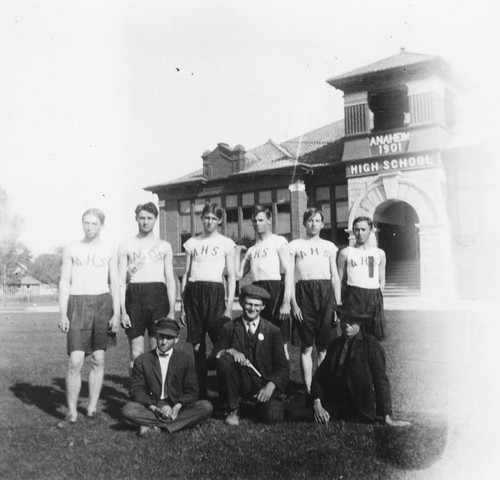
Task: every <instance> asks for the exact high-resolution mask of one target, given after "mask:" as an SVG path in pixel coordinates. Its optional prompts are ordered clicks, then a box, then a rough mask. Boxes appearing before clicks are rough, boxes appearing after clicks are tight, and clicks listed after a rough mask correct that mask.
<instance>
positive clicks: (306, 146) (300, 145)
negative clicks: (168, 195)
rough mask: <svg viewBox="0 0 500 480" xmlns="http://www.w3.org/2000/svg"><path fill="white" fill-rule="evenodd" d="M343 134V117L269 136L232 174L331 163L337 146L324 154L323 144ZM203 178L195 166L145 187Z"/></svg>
mask: <svg viewBox="0 0 500 480" xmlns="http://www.w3.org/2000/svg"><path fill="white" fill-rule="evenodd" d="M343 136H344V120H343V119H341V120H338V121H336V122H333V123H331V124H329V125H325V126H324V127H321V128H318V129H316V130H313V131H311V132H307V133H305V134H304V135H301V136H300V137H295V138H292V139H290V140H286V141H285V142H283V143H281V144H279V143H276V142H274V141H273V140H271V139H269V140H268V141H267V142H266V143H264V144H262V145H259V146H257V147H255V148H252V149H250V150H248V151H247V152H246V153H245V169H244V170H242V171H241V172H238V173H236V174H234V175H235V176H236V175H237V176H239V175H244V174H249V173H257V172H265V171H270V170H278V169H282V168H291V167H297V166H299V167H309V166H311V165H316V166H317V165H319V164H325V163H331V162H332V161H333V160H334V158H335V156H336V155H335V154H334V153H332V152H336V151H337V150H338V147H335V148H334V149H332V148H328V149H327V150H328V154H325V151H326V150H325V147H328V146H330V147H331V146H333V145H336V144H338V142H339V141H340V140H341V139H342V137H343ZM339 159H340V157H339ZM202 180H206V178H205V177H204V175H203V170H202V169H200V170H196V171H195V172H192V173H188V174H187V175H184V176H182V177H178V178H176V179H174V180H170V181H168V182H164V183H160V184H157V185H150V186H148V187H145V190H152V191H154V190H157V189H158V188H161V187H164V186H168V185H179V184H183V183H184V184H185V183H191V182H199V181H202Z"/></svg>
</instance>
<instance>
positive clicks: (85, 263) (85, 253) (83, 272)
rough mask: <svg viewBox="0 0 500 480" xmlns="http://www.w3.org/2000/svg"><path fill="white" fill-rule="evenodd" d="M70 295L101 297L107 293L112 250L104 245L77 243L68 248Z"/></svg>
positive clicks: (100, 243)
mask: <svg viewBox="0 0 500 480" xmlns="http://www.w3.org/2000/svg"><path fill="white" fill-rule="evenodd" d="M69 254H70V256H71V263H72V268H71V281H70V289H69V293H70V295H101V294H103V293H108V292H109V261H110V259H111V258H112V257H113V249H112V248H111V247H110V246H109V245H106V244H105V243H102V242H99V243H97V244H94V243H84V242H79V243H75V244H74V245H71V246H70V247H69Z"/></svg>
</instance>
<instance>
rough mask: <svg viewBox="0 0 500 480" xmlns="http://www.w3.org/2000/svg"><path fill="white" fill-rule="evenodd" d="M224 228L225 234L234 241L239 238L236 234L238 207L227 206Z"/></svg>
mask: <svg viewBox="0 0 500 480" xmlns="http://www.w3.org/2000/svg"><path fill="white" fill-rule="evenodd" d="M226 229H227V236H228V237H229V238H231V239H233V240H234V241H237V240H238V239H239V236H238V209H237V208H227V209H226Z"/></svg>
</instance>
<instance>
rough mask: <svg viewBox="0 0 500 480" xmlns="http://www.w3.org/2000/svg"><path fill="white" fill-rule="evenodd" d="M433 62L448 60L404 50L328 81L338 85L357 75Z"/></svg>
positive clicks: (443, 62)
mask: <svg viewBox="0 0 500 480" xmlns="http://www.w3.org/2000/svg"><path fill="white" fill-rule="evenodd" d="M431 62H440V63H442V64H443V65H444V64H446V62H445V61H444V60H443V59H442V58H441V57H437V56H434V55H423V54H420V53H410V52H406V51H404V50H402V51H401V52H400V53H398V54H397V55H392V56H391V57H387V58H384V59H382V60H378V61H377V62H374V63H370V64H369V65H365V66H363V67H360V68H357V69H355V70H351V71H350V72H347V73H343V74H341V75H337V76H335V77H332V78H329V79H328V80H327V82H328V83H329V84H330V85H333V86H337V84H339V85H341V84H343V83H345V81H346V80H349V79H352V78H355V77H360V76H363V75H368V74H372V73H378V72H383V71H385V70H393V69H396V68H403V67H408V66H411V65H416V64H419V63H431Z"/></svg>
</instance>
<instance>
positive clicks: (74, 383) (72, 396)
mask: <svg viewBox="0 0 500 480" xmlns="http://www.w3.org/2000/svg"><path fill="white" fill-rule="evenodd" d="M84 358H85V353H84V352H82V351H80V350H77V351H74V352H71V353H70V356H69V361H68V370H67V372H66V401H67V403H68V417H69V419H70V421H72V422H73V421H76V418H77V416H78V413H77V411H76V407H77V405H78V397H79V396H80V388H81V386H82V375H81V373H82V367H83V360H84Z"/></svg>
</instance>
